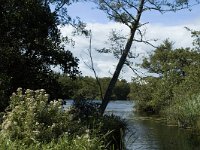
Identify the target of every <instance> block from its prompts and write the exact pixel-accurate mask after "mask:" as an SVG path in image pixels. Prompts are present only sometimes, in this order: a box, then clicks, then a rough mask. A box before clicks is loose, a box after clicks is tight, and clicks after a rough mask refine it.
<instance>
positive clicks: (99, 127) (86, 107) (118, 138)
mask: <svg viewBox="0 0 200 150" xmlns="http://www.w3.org/2000/svg"><path fill="white" fill-rule="evenodd" d="M99 106H100V105H99V103H95V102H92V101H75V103H74V105H73V107H72V109H71V111H70V113H72V114H74V115H72V116H73V117H75V118H74V119H75V120H77V119H79V120H80V122H81V124H82V126H87V128H88V131H89V134H90V136H91V137H92V136H94V135H95V137H99V138H100V137H103V141H104V143H106V145H107V146H106V148H108V149H116V150H117V149H123V148H124V143H123V139H124V137H123V133H124V130H125V129H126V122H125V121H124V120H123V119H121V118H120V117H118V116H115V115H104V116H101V115H100V113H99ZM80 129H81V128H79V131H80ZM105 135H106V136H105Z"/></svg>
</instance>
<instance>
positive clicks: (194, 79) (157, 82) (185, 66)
mask: <svg viewBox="0 0 200 150" xmlns="http://www.w3.org/2000/svg"><path fill="white" fill-rule="evenodd" d="M141 66H142V67H143V68H144V69H147V70H148V71H149V72H150V73H154V74H157V75H158V76H157V77H151V76H150V77H145V78H142V79H141V81H143V84H138V83H137V82H135V83H132V85H133V86H131V87H132V92H133V93H132V95H133V96H135V99H136V100H137V102H138V103H137V104H138V107H139V108H140V109H142V110H143V111H150V110H151V111H153V112H156V113H159V112H160V111H161V110H164V109H165V108H166V107H169V106H170V105H172V104H174V103H175V102H176V101H177V99H179V100H180V99H182V100H184V97H186V96H188V95H189V96H191V95H193V94H198V93H199V88H198V87H199V85H200V82H199V75H200V53H199V52H198V51H194V50H193V49H189V48H185V49H184V48H177V49H174V48H173V46H172V42H169V41H168V40H166V41H164V43H163V44H161V45H160V46H159V47H158V48H157V49H156V50H155V51H154V52H153V53H152V54H151V55H150V56H149V58H145V59H144V60H143V63H142V64H141ZM134 90H135V91H134ZM144 91H145V92H144ZM144 93H145V94H144Z"/></svg>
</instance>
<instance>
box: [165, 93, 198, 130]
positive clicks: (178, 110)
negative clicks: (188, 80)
mask: <svg viewBox="0 0 200 150" xmlns="http://www.w3.org/2000/svg"><path fill="white" fill-rule="evenodd" d="M199 112H200V95H199V94H196V95H192V96H189V95H188V96H184V97H181V98H180V99H176V101H175V102H174V103H173V104H172V105H171V106H170V107H169V108H167V110H166V113H167V114H168V116H167V117H168V119H169V121H171V122H175V123H177V124H178V125H179V126H182V127H192V128H193V129H197V130H200V117H199Z"/></svg>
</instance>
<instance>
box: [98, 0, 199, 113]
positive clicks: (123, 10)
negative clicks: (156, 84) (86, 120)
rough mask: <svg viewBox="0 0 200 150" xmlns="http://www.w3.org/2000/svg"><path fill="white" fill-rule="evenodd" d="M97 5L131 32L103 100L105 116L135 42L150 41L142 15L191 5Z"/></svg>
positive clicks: (150, 1) (149, 0) (158, 0)
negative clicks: (144, 37)
mask: <svg viewBox="0 0 200 150" xmlns="http://www.w3.org/2000/svg"><path fill="white" fill-rule="evenodd" d="M95 2H96V1H95ZM196 3H199V1H198V0H197V1H196ZM97 4H98V6H99V9H101V10H103V11H104V12H105V13H106V14H107V15H108V17H109V18H110V19H111V20H114V21H116V22H119V23H122V24H124V25H126V26H127V27H128V28H129V32H130V33H129V37H128V38H127V41H126V44H125V46H124V47H123V49H121V56H120V58H119V62H118V64H117V66H116V69H115V72H114V74H113V77H112V79H111V81H110V83H109V86H108V88H107V90H106V93H105V95H104V98H103V100H102V104H101V107H100V111H101V114H103V113H104V111H105V109H106V106H107V104H108V102H109V100H110V97H111V94H112V90H113V88H114V86H115V84H116V82H117V79H118V77H119V74H120V72H121V69H122V67H123V65H124V64H125V63H126V60H127V56H128V54H129V52H130V49H131V46H132V44H133V42H144V43H148V41H144V40H143V34H142V32H141V30H140V28H141V27H142V26H143V25H144V24H142V23H141V21H140V19H141V16H142V14H143V13H144V12H146V11H150V10H156V11H159V12H161V13H165V12H168V11H174V12H175V11H177V10H180V9H184V8H189V7H190V6H191V5H189V1H188V0H184V1H182V0H176V1H170V0H169V1H168V0H166V1H163V0H135V1H130V0H99V1H97ZM136 34H138V35H140V37H141V38H140V39H136V37H135V35H136Z"/></svg>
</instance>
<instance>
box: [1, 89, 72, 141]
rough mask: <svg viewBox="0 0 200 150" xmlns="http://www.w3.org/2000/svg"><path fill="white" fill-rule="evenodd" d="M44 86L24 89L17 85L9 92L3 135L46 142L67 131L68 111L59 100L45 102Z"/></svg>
mask: <svg viewBox="0 0 200 150" xmlns="http://www.w3.org/2000/svg"><path fill="white" fill-rule="evenodd" d="M48 98H49V95H48V94H46V92H45V90H43V89H41V90H36V91H32V90H29V89H27V90H26V91H25V93H23V92H22V89H21V88H18V90H17V92H16V93H13V94H12V96H11V98H10V99H11V103H10V106H9V108H8V111H7V112H6V114H5V115H4V117H3V123H2V131H1V133H2V135H3V137H5V138H8V139H11V140H16V139H19V140H23V141H24V142H26V143H33V142H37V141H41V142H49V141H51V140H52V139H57V138H59V137H60V136H61V135H63V134H64V133H65V132H67V131H68V124H69V121H70V119H69V117H70V116H69V114H68V113H67V112H65V111H63V109H62V101H61V100H59V101H51V102H50V103H48Z"/></svg>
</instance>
